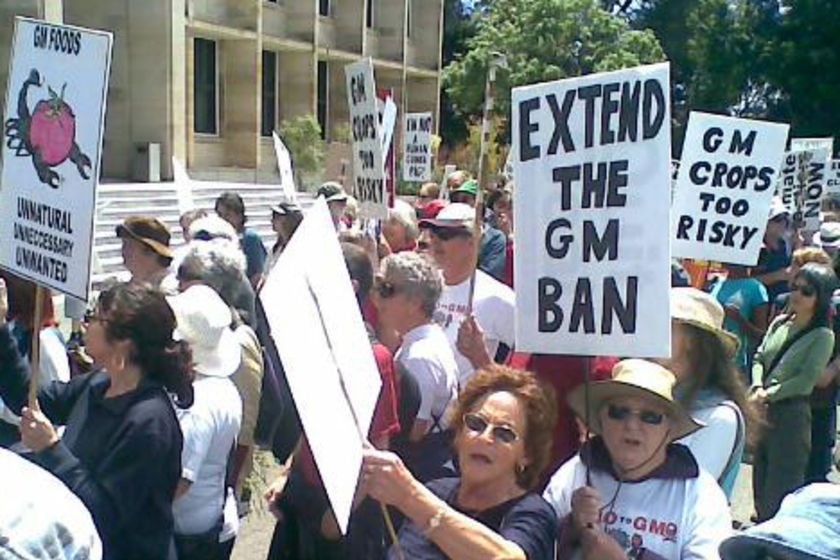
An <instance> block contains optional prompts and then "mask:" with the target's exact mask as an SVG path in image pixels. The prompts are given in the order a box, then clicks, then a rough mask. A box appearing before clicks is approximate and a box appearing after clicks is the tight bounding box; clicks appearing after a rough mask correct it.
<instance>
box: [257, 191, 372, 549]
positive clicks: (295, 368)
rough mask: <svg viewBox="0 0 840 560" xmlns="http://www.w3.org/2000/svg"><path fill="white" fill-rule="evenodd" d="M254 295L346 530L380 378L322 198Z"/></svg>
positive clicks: (332, 501) (330, 497)
mask: <svg viewBox="0 0 840 560" xmlns="http://www.w3.org/2000/svg"><path fill="white" fill-rule="evenodd" d="M260 298H261V299H262V303H263V307H264V308H265V311H266V316H267V319H268V323H269V326H270V328H271V336H272V338H273V339H274V342H275V344H276V345H277V350H278V352H279V354H280V357H281V359H282V360H283V366H284V369H285V372H286V377H287V379H288V382H289V388H290V389H291V391H292V396H293V397H294V400H295V406H296V408H297V411H298V414H299V415H300V419H301V423H302V424H303V429H304V432H305V433H306V438H307V440H308V442H309V446H310V448H311V449H312V454H313V456H314V458H315V463H316V465H317V466H318V472H319V473H320V475H321V479H322V480H323V482H324V488H325V489H326V492H327V496H328V498H329V500H330V504H331V505H332V509H333V512H334V513H335V516H336V520H337V522H338V525H339V528H340V529H341V531H342V533H346V530H347V522H348V520H349V517H350V511H351V508H352V504H353V495H354V492H355V490H356V483H357V481H358V476H359V470H360V467H361V463H362V448H363V444H364V439H365V438H366V437H367V434H368V430H369V428H370V424H371V420H372V418H373V411H374V408H375V407H376V402H377V399H378V397H379V392H380V388H381V381H380V377H379V370H378V368H377V366H376V361H375V359H374V357H373V351H372V349H371V345H370V341H369V338H368V335H367V331H366V329H365V327H364V323H363V322H362V317H361V313H360V311H359V307H358V303H357V302H356V297H355V294H354V292H353V287H352V284H351V282H350V277H349V274H348V272H347V268H346V266H345V264H344V257H343V256H342V252H341V247H340V245H339V243H338V240H337V238H336V236H335V229H334V228H333V225H332V220H331V218H330V213H329V210H328V208H327V204H326V202H324V199H323V198H321V199H317V200H316V201H315V203H314V205H313V207H312V208H311V209H310V210H309V211H307V213H306V215H305V217H304V220H303V222H302V223H301V225H300V227H299V228H298V229H297V231H296V232H295V235H294V237H292V239H291V241H290V242H289V244H288V245H287V246H286V248H285V250H284V251H283V253H282V255H281V256H280V258H279V260H278V263H277V266H275V267H273V268H272V269H271V272H270V273H269V275H268V277H267V278H266V281H265V284H264V286H263V288H262V290H261V292H260ZM289 317H294V320H293V321H290V320H289ZM325 411H328V413H325Z"/></svg>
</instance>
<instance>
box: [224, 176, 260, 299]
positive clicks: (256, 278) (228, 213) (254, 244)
mask: <svg viewBox="0 0 840 560" xmlns="http://www.w3.org/2000/svg"><path fill="white" fill-rule="evenodd" d="M216 214H218V215H219V217H220V218H222V219H223V220H225V221H226V222H228V223H229V224H230V225H232V226H233V229H235V230H236V233H237V235H239V243H240V245H241V247H242V252H243V253H245V261H246V263H247V265H246V266H247V269H246V271H245V275H246V276H247V277H248V281H249V282H251V286H253V287H256V286H257V285H258V284H259V282H260V280H261V279H262V274H263V271H264V269H265V259H266V250H265V246H264V245H263V242H262V239H260V236H259V235H257V232H256V231H254V230H252V229H250V228H247V227H245V222H246V221H247V216H246V215H245V202H244V201H243V200H242V197H241V196H239V195H238V194H236V193H234V192H225V193H222V194H221V195H219V198H217V199H216Z"/></svg>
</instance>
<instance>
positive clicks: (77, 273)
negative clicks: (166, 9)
mask: <svg viewBox="0 0 840 560" xmlns="http://www.w3.org/2000/svg"><path fill="white" fill-rule="evenodd" d="M111 44H112V37H111V34H110V33H105V32H101V31H93V30H88V29H81V28H78V27H71V26H67V25H53V24H49V23H46V22H42V21H37V20H32V19H24V18H17V19H16V20H15V31H14V40H13V45H12V53H13V54H12V59H11V63H10V65H9V79H8V86H7V90H6V114H5V115H4V119H3V122H4V123H5V126H4V130H3V139H2V140H3V142H2V154H3V158H2V159H3V173H2V176H0V208H2V209H3V210H4V211H5V212H6V214H5V217H4V218H3V219H2V220H0V266H2V267H4V268H7V269H9V270H10V271H12V272H14V273H15V274H18V275H20V276H24V277H26V278H28V279H29V280H32V281H33V282H36V283H37V284H40V285H43V286H47V287H50V288H53V289H54V290H57V291H59V292H62V293H64V294H68V295H71V296H74V297H76V298H78V299H82V300H85V301H87V298H88V289H89V284H90V262H91V254H92V244H93V220H94V214H95V209H96V185H97V183H98V178H99V162H100V153H101V149H102V137H103V127H104V119H105V100H106V98H107V91H108V74H109V67H110V64H111Z"/></svg>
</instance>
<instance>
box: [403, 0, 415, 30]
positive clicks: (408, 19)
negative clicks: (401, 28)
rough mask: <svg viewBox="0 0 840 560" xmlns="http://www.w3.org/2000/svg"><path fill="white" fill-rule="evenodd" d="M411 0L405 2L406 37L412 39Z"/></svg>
mask: <svg viewBox="0 0 840 560" xmlns="http://www.w3.org/2000/svg"><path fill="white" fill-rule="evenodd" d="M411 4H412V2H411V0H405V12H406V13H405V36H406V37H408V38H409V39H411V10H412V9H413V8H412V6H411Z"/></svg>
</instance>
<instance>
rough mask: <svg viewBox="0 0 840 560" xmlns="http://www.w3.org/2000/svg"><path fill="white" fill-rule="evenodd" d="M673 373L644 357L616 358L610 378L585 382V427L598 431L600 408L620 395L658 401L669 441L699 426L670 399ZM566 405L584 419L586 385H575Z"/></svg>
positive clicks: (695, 429) (672, 388)
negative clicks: (665, 414)
mask: <svg viewBox="0 0 840 560" xmlns="http://www.w3.org/2000/svg"><path fill="white" fill-rule="evenodd" d="M676 382H677V379H676V377H674V374H673V373H671V372H670V371H668V370H667V369H665V368H664V367H662V366H660V365H659V364H657V363H654V362H650V361H648V360H639V359H629V360H622V361H620V362H618V363H617V364H616V365H615V366H614V367H613V370H612V379H609V380H606V381H596V382H595V383H591V384H590V385H589V410H590V414H589V424H590V425H589V430H590V431H591V432H592V433H593V434H601V431H602V428H601V418H600V414H599V413H600V411H601V408H602V407H603V406H604V404H606V403H607V402H609V401H611V400H613V399H617V398H621V397H639V398H644V399H653V400H655V401H656V402H658V403H659V404H660V405H662V407H663V408H665V409H666V410H667V412H668V416H669V417H670V418H671V434H670V441H674V440H677V439H680V438H683V437H685V436H687V435H688V434H690V433H692V432H695V431H697V430H699V429H700V428H702V427H703V424H701V423H699V422H697V421H695V420H694V419H693V418H691V416H690V415H689V414H688V413H687V412H686V411H685V410H684V409H683V407H682V406H680V404H679V403H678V402H677V401H676V400H675V399H674V385H675V384H676ZM567 401H568V403H569V407H570V408H571V409H572V410H573V411H574V413H575V414H577V416H578V417H579V418H580V419H581V420H584V421H585V420H586V386H585V385H579V386H578V387H577V388H575V390H574V391H572V392H571V394H570V395H569V398H568V399H567Z"/></svg>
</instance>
